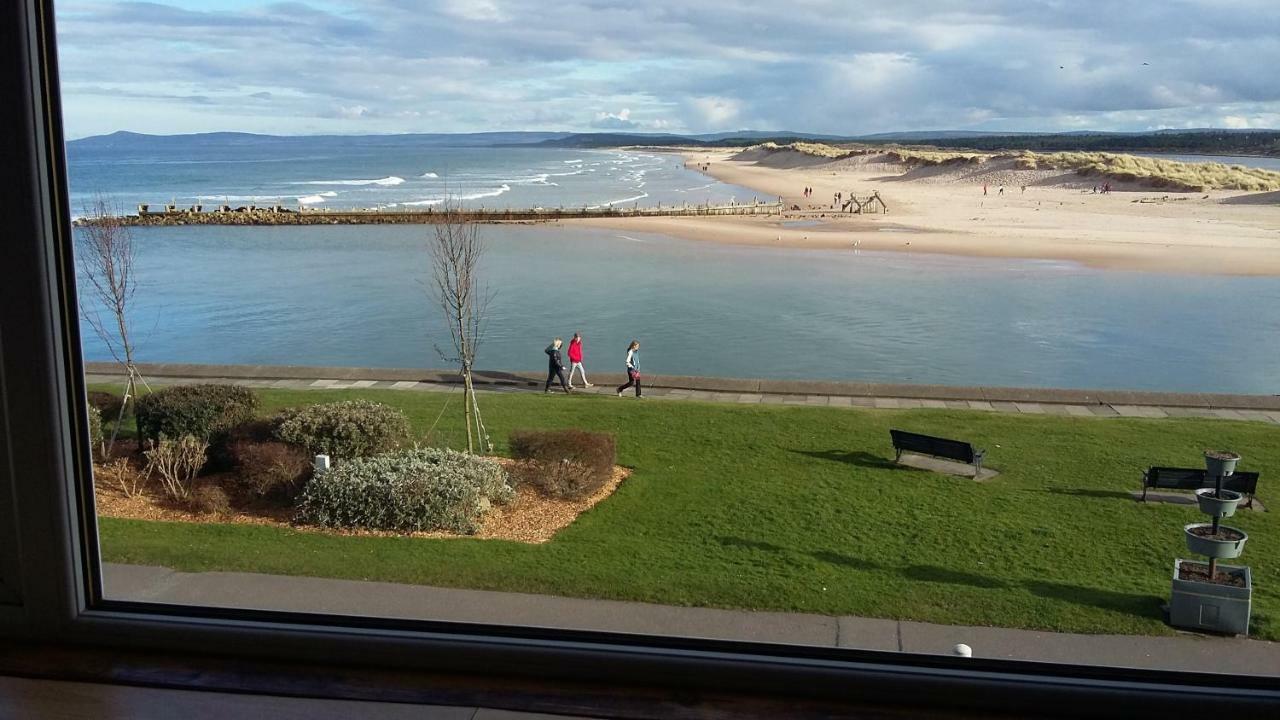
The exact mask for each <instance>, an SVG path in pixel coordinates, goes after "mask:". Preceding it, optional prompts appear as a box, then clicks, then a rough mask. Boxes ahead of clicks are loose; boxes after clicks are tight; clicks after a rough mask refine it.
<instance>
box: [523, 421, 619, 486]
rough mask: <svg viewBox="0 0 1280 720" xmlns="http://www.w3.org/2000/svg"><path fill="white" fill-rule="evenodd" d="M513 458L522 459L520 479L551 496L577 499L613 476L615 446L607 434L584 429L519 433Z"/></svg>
mask: <svg viewBox="0 0 1280 720" xmlns="http://www.w3.org/2000/svg"><path fill="white" fill-rule="evenodd" d="M510 445H511V456H512V457H514V458H516V459H517V460H523V461H525V462H522V463H521V464H520V468H521V470H520V476H521V480H522V481H523V482H528V483H530V484H532V485H534V486H535V487H537V488H538V489H539V490H541V491H542V492H543V493H544V494H546V495H549V496H551V497H559V498H569V499H577V498H582V497H586V496H587V495H590V494H591V493H594V492H595V491H597V490H599V489H600V488H601V487H603V486H604V484H605V483H607V482H608V481H609V479H610V478H611V477H613V463H614V458H615V457H616V455H617V448H616V443H615V442H614V438H613V436H612V435H609V434H608V433H593V432H587V431H585V430H517V431H516V432H513V433H511V438H510Z"/></svg>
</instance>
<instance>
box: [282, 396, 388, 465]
mask: <svg viewBox="0 0 1280 720" xmlns="http://www.w3.org/2000/svg"><path fill="white" fill-rule="evenodd" d="M277 420H278V424H277V426H276V437H277V438H278V439H280V440H283V441H284V442H287V443H292V444H294V445H298V446H299V447H302V448H305V449H306V450H307V452H309V453H311V454H312V455H322V454H323V455H328V456H329V457H330V458H333V459H335V460H349V459H352V458H358V457H368V456H371V455H377V454H378V453H384V452H388V451H391V450H394V449H395V448H397V447H399V446H400V444H401V443H403V442H404V441H405V440H406V439H407V438H408V437H409V418H407V417H405V414H404V412H402V411H400V410H398V409H397V408H393V407H391V406H389V405H383V404H382V403H376V402H372V401H369V400H344V401H342V402H332V403H320V404H318V405H308V406H307V407H304V408H300V409H293V410H286V411H284V412H283V413H281V415H280V417H279V418H278V419H277Z"/></svg>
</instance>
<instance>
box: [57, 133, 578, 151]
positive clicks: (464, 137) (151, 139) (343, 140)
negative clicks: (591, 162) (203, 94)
mask: <svg viewBox="0 0 1280 720" xmlns="http://www.w3.org/2000/svg"><path fill="white" fill-rule="evenodd" d="M568 134H569V133H562V132H482V133H402V134H397V135H259V134H256V133H242V132H213V133H191V134H186V135H147V134H144V133H135V132H128V131H124V130H121V131H120V132H114V133H111V134H110V135H95V136H93V137H87V138H81V139H79V140H72V141H70V142H68V143H67V148H68V149H72V150H95V149H113V150H165V149H168V148H178V147H184V148H192V147H197V148H199V147H215V146H216V147H254V146H266V145H271V146H281V145H291V144H308V145H312V146H314V145H317V144H320V145H325V146H329V147H396V146H406V147H408V146H415V147H421V146H431V145H435V146H451V147H486V146H492V145H531V144H536V143H540V142H543V141H545V140H552V139H555V138H562V137H565V136H566V135H568Z"/></svg>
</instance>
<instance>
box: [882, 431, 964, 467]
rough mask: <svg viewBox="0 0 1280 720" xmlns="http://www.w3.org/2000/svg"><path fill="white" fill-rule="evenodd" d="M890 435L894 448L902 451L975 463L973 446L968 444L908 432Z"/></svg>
mask: <svg viewBox="0 0 1280 720" xmlns="http://www.w3.org/2000/svg"><path fill="white" fill-rule="evenodd" d="M889 435H890V437H892V438H893V446H894V447H895V448H898V449H900V450H910V451H911V452H918V453H924V454H925V455H936V456H938V457H946V458H952V459H955V460H959V461H960V462H967V463H971V462H973V456H974V451H973V445H970V444H969V443H967V442H961V441H959V440H948V439H947V438H940V437H934V436H932V435H921V434H919V433H913V432H907V431H906V430H890V431H889Z"/></svg>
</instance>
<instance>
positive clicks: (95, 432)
mask: <svg viewBox="0 0 1280 720" xmlns="http://www.w3.org/2000/svg"><path fill="white" fill-rule="evenodd" d="M89 452H90V453H91V454H92V455H93V456H94V457H97V456H98V455H99V454H101V453H102V413H101V412H100V411H99V410H98V408H96V407H94V406H92V405H90V406H89Z"/></svg>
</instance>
